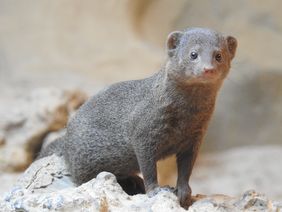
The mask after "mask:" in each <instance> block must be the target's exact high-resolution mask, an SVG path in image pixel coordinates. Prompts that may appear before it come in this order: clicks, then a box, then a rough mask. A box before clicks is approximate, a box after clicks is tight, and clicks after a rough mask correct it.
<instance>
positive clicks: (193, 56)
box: [190, 52, 198, 60]
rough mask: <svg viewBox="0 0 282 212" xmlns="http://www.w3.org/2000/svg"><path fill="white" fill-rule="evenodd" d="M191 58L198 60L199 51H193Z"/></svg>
mask: <svg viewBox="0 0 282 212" xmlns="http://www.w3.org/2000/svg"><path fill="white" fill-rule="evenodd" d="M190 58H191V59H192V60H196V59H197V58H198V53H197V52H191V54H190Z"/></svg>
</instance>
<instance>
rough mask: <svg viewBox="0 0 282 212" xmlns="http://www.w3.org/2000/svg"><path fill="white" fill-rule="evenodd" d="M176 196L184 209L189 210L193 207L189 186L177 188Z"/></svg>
mask: <svg viewBox="0 0 282 212" xmlns="http://www.w3.org/2000/svg"><path fill="white" fill-rule="evenodd" d="M176 194H177V197H178V199H179V202H180V205H181V206H182V207H183V208H185V209H188V207H189V206H190V205H192V199H191V188H190V186H189V185H185V186H179V187H177V191H176Z"/></svg>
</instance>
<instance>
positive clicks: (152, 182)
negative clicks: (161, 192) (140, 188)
mask: <svg viewBox="0 0 282 212" xmlns="http://www.w3.org/2000/svg"><path fill="white" fill-rule="evenodd" d="M136 155H137V160H138V164H139V168H140V171H141V173H142V174H143V178H144V184H145V190H146V193H148V192H150V191H153V190H154V189H155V188H157V187H158V179H157V164H156V159H155V154H153V152H152V149H150V148H148V149H146V148H144V147H140V148H138V149H137V150H136Z"/></svg>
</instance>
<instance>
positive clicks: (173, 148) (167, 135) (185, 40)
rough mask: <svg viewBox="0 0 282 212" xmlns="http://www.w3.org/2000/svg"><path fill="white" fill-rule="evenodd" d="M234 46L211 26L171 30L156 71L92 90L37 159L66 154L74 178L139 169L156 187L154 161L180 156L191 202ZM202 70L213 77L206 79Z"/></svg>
mask: <svg viewBox="0 0 282 212" xmlns="http://www.w3.org/2000/svg"><path fill="white" fill-rule="evenodd" d="M236 47H237V42H236V39H235V38H233V37H230V36H229V37H227V38H226V37H224V36H223V35H221V34H219V33H217V32H215V31H213V30H210V29H202V28H190V29H187V30H185V31H183V32H174V33H171V34H170V35H169V37H168V40H167V53H168V58H167V61H166V64H165V66H164V67H163V68H162V69H161V70H160V71H159V72H158V73H156V74H155V75H153V76H151V77H149V78H146V79H142V80H135V81H127V82H121V83H117V84H114V85H112V86H110V87H109V88H107V89H105V90H103V91H101V92H99V93H98V94H97V95H95V96H93V97H92V98H91V99H89V100H88V101H87V102H86V103H85V104H84V105H82V106H81V108H80V109H79V110H78V111H77V113H76V115H75V116H74V117H73V118H72V119H71V120H70V121H69V123H68V126H67V132H66V134H65V136H63V137H62V138H60V141H57V142H55V143H54V144H53V145H52V146H50V147H49V148H48V147H47V148H46V149H45V150H43V151H42V153H41V156H40V157H42V156H46V155H49V154H52V153H57V154H61V155H63V156H64V157H65V160H66V163H67V165H68V168H69V170H70V172H71V175H72V178H73V180H74V182H76V183H77V184H81V183H84V182H87V181H88V180H90V179H92V178H94V177H95V176H96V175H97V174H98V173H99V172H101V171H109V172H112V173H114V174H115V175H116V176H117V178H118V179H124V178H126V177H129V176H133V175H135V174H136V173H138V172H139V171H141V172H142V174H143V176H144V183H145V188H146V191H147V192H150V191H153V190H154V189H156V188H157V187H158V182H157V171H156V162H157V161H158V160H160V159H163V158H166V157H167V156H170V155H172V154H176V157H177V165H178V180H177V195H178V197H179V200H180V203H181V205H182V206H185V207H187V206H188V205H190V204H191V189H190V187H189V185H188V181H189V177H190V175H191V172H192V168H193V164H194V162H195V159H196V156H197V153H198V149H199V147H200V144H201V142H202V140H203V137H204V135H205V132H206V129H207V126H208V122H209V120H210V117H211V115H212V113H213V110H214V105H215V101H216V95H217V92H218V89H219V88H220V86H221V84H222V81H223V79H224V78H225V76H226V75H227V73H228V71H229V69H230V61H231V59H232V58H233V57H234V55H235V51H236ZM191 51H196V52H197V53H198V54H199V57H198V58H197V60H193V61H192V60H191V58H190V53H191ZM215 52H221V55H222V61H221V62H217V61H216V60H215V59H214V58H215V57H214V55H215ZM205 69H208V70H211V72H212V73H213V74H214V76H213V77H203V76H204V70H205ZM59 143H60V145H59ZM56 147H57V148H56Z"/></svg>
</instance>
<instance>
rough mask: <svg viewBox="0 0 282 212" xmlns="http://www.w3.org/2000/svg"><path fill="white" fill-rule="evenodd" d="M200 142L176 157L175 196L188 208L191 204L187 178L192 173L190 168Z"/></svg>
mask: <svg viewBox="0 0 282 212" xmlns="http://www.w3.org/2000/svg"><path fill="white" fill-rule="evenodd" d="M199 146H200V142H198V143H197V144H195V145H194V146H193V147H192V148H190V149H189V150H187V151H184V152H180V153H178V154H177V155H176V157H177V169H178V178H177V185H176V187H177V197H178V199H179V202H180V205H181V206H182V207H184V208H186V209H187V208H188V207H189V206H190V205H191V204H192V201H191V188H190V186H189V178H190V175H191V173H192V169H193V166H194V163H195V160H196V157H197V154H198V150H199Z"/></svg>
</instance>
